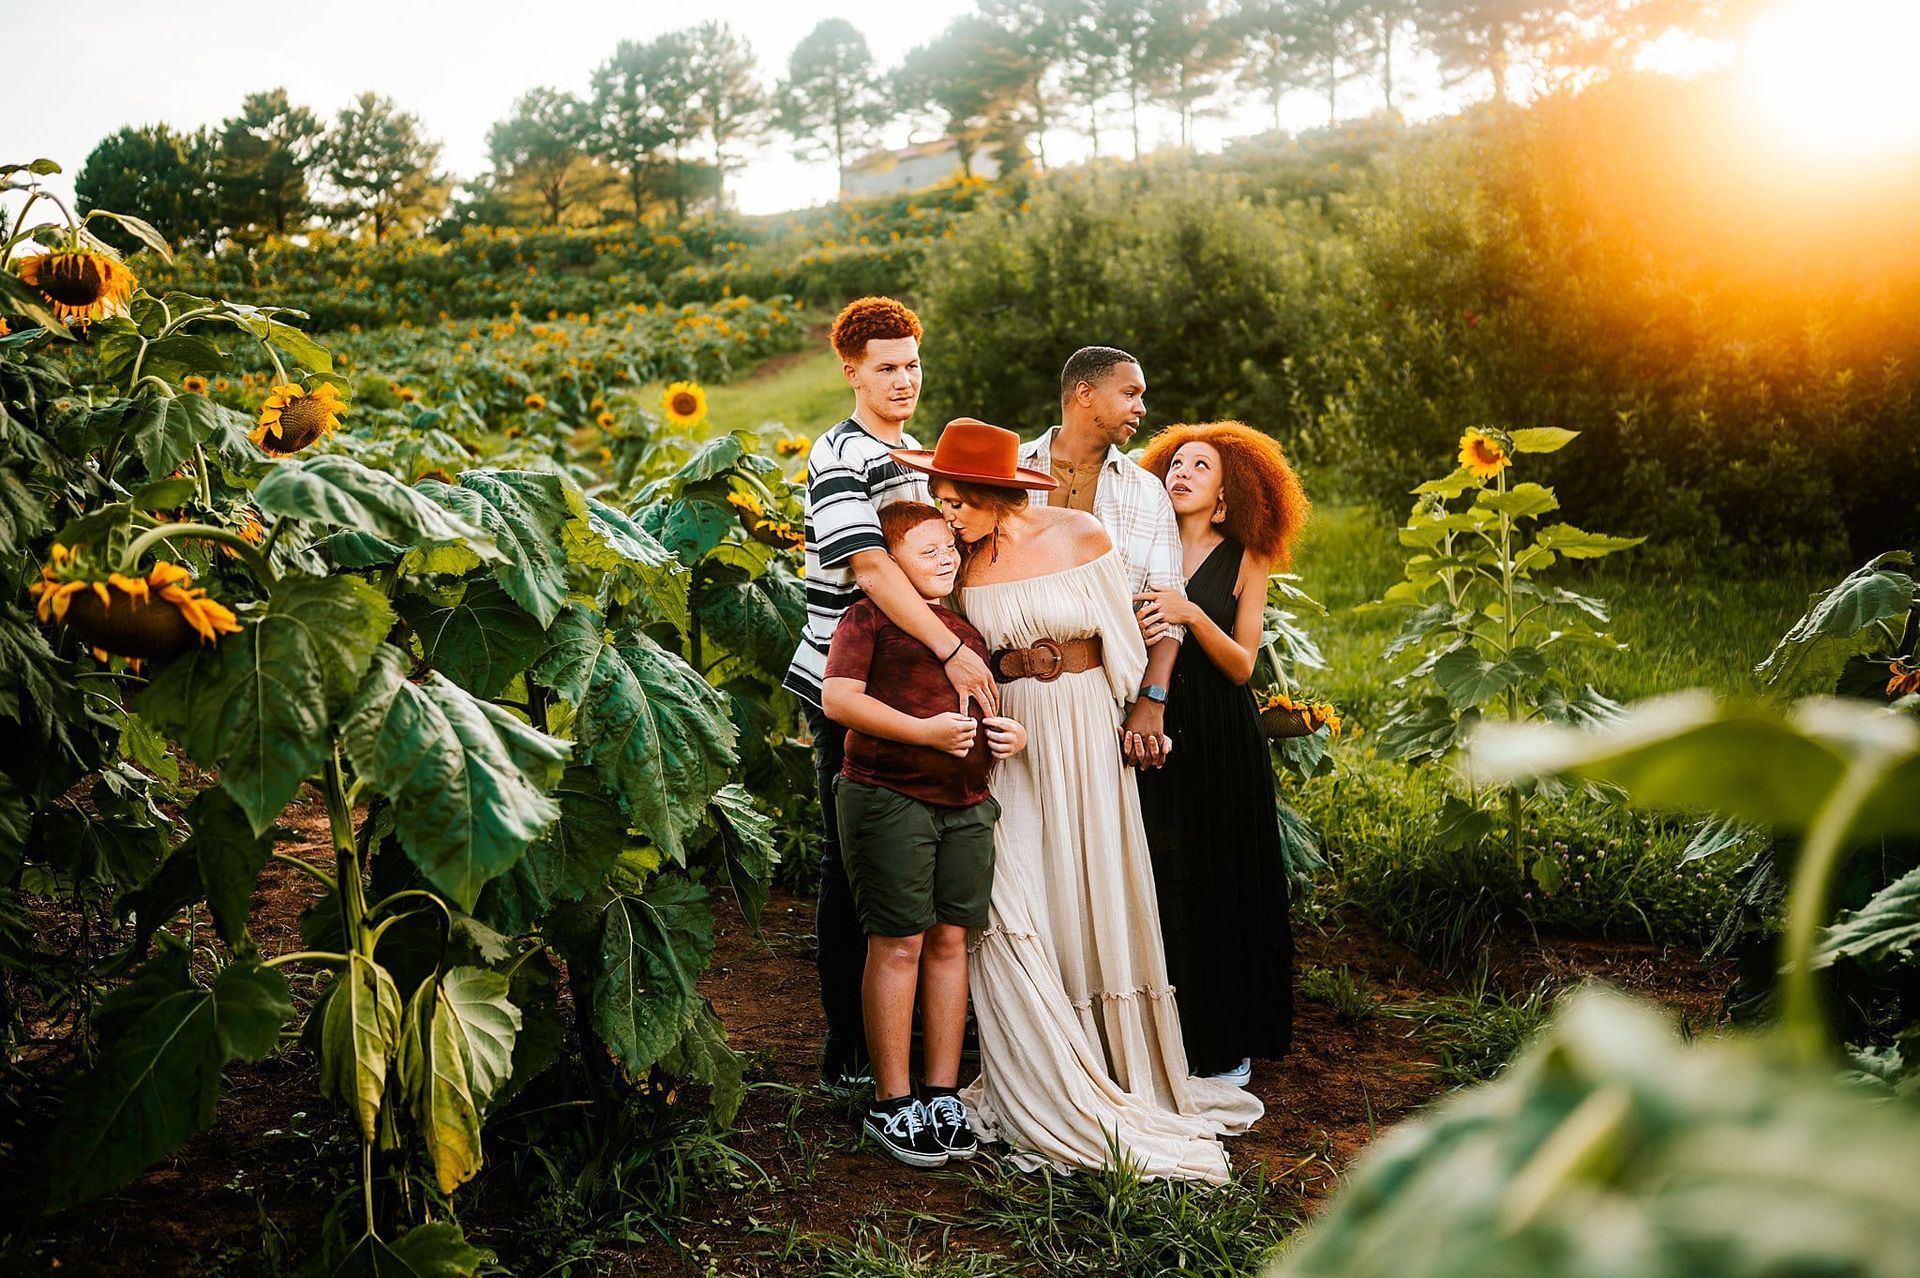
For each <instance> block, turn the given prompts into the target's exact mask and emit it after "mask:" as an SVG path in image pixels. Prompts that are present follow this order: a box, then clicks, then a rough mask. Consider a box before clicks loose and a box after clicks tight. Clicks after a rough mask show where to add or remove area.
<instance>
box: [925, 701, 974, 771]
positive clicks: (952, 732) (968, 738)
mask: <svg viewBox="0 0 1920 1278" xmlns="http://www.w3.org/2000/svg"><path fill="white" fill-rule="evenodd" d="M920 722H921V724H922V726H923V727H924V728H925V730H926V732H925V736H924V737H923V739H922V740H921V742H920V744H921V745H929V746H932V747H933V748H934V749H936V750H939V751H941V752H943V753H945V754H950V755H952V756H954V757H955V758H956V759H964V758H966V757H967V755H968V754H970V753H971V752H972V750H973V738H974V734H975V733H977V732H978V731H979V730H980V723H979V721H978V720H976V719H969V718H967V716H966V715H964V714H960V713H958V712H957V711H953V710H949V711H948V712H947V713H945V714H936V715H930V716H928V717H927V718H925V719H922V720H921V721H920Z"/></svg>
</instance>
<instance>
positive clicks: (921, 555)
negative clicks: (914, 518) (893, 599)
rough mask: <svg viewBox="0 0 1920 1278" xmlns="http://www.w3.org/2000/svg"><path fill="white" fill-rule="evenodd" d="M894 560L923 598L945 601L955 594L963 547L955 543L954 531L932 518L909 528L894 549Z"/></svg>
mask: <svg viewBox="0 0 1920 1278" xmlns="http://www.w3.org/2000/svg"><path fill="white" fill-rule="evenodd" d="M893 558H894V562H895V563H898V564H899V565H900V571H901V572H903V573H905V574H906V575H907V580H908V581H910V582H912V583H913V588H914V589H915V590H917V591H919V592H920V597H921V598H922V599H944V598H946V597H947V596H948V595H950V594H952V593H953V579H954V577H955V576H956V575H958V573H959V571H960V548H959V547H958V546H956V545H954V544H953V530H952V529H951V528H948V527H947V526H946V524H944V523H942V522H941V521H940V520H938V519H929V520H927V521H926V522H925V523H921V524H915V525H914V526H913V527H911V528H909V529H907V532H906V535H905V536H903V537H902V538H900V541H899V543H898V544H897V545H895V546H894V548H893Z"/></svg>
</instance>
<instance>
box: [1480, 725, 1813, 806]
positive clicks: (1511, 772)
mask: <svg viewBox="0 0 1920 1278" xmlns="http://www.w3.org/2000/svg"><path fill="white" fill-rule="evenodd" d="M1472 757H1473V766H1474V769H1475V772H1476V774H1477V775H1479V776H1482V777H1491V778H1495V779H1504V780H1521V779H1526V778H1532V777H1541V776H1550V775H1553V774H1556V773H1563V772H1564V773H1570V774H1572V775H1575V776H1580V777H1584V778H1586V779H1588V780H1592V781H1605V782H1610V783H1612V784H1614V785H1618V786H1620V787H1621V788H1622V789H1624V790H1626V792H1627V794H1628V796H1629V797H1630V799H1631V800H1632V802H1633V803H1635V804H1636V805H1639V806H1644V807H1653V808H1681V809H1688V808H1702V809H1706V810H1709V811H1713V812H1719V813H1722V814H1724V815H1727V816H1732V817H1737V818H1739V819H1740V820H1743V821H1751V822H1753V823H1754V824H1756V825H1766V826H1770V827H1772V828H1774V829H1779V830H1803V829H1806V828H1807V826H1808V825H1809V824H1810V823H1811V822H1812V820H1813V818H1814V816H1815V814H1816V813H1817V812H1818V811H1819V809H1820V806H1821V805H1822V804H1823V803H1824V802H1825V800H1826V797H1827V795H1828V794H1829V793H1831V791H1832V790H1833V788H1834V786H1835V785H1836V784H1838V782H1839V779H1840V775H1841V772H1842V770H1843V768H1844V767H1845V764H1846V758H1845V756H1844V754H1843V753H1842V752H1841V750H1840V749H1838V748H1837V747H1835V746H1834V745H1832V744H1830V743H1829V742H1827V741H1824V740H1820V739H1818V738H1816V737H1813V736H1810V735H1808V734H1806V733H1804V732H1802V731H1799V730H1797V729H1796V728H1794V727H1793V726H1791V725H1789V724H1788V723H1787V722H1785V721H1784V720H1782V719H1781V718H1780V716H1779V715H1778V714H1777V713H1775V712H1773V711H1771V710H1768V709H1765V708H1763V707H1757V706H1754V707H1747V706H1721V705H1719V704H1717V703H1716V702H1715V701H1714V700H1713V698H1712V697H1710V696H1708V695H1707V694H1705V693H1699V692H1688V693H1681V694H1678V695H1676V696H1672V697H1666V698H1661V699H1659V700H1656V701H1649V702H1642V703H1640V704H1638V705H1635V706H1633V707H1631V708H1630V709H1629V714H1628V718H1627V719H1626V720H1625V721H1624V722H1622V723H1620V724H1618V725H1616V726H1613V727H1609V728H1604V729H1600V730H1598V731H1589V732H1578V731H1573V730H1570V729H1566V728H1557V727H1548V726H1532V727H1522V726H1519V725H1513V724H1496V723H1488V724H1486V725H1484V726H1482V727H1481V728H1480V730H1479V731H1478V732H1477V733H1476V734H1475V736H1474V740H1473V755H1472Z"/></svg>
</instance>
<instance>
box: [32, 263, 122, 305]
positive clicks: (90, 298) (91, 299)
mask: <svg viewBox="0 0 1920 1278" xmlns="http://www.w3.org/2000/svg"><path fill="white" fill-rule="evenodd" d="M38 283H39V286H40V291H41V292H43V293H45V294H46V295H47V296H48V297H50V298H52V299H53V300H54V301H56V302H60V303H62V304H64V305H66V306H92V305H93V304H94V303H96V302H98V301H99V300H100V299H101V298H102V297H104V296H105V295H106V292H107V277H106V273H105V272H104V271H102V270H100V268H99V267H97V266H95V265H94V263H93V261H92V260H91V259H90V258H86V257H82V256H80V255H79V254H69V253H63V254H61V255H60V256H58V257H56V258H54V259H53V261H51V262H49V263H47V266H46V269H45V270H43V271H41V272H40V278H39V280H38Z"/></svg>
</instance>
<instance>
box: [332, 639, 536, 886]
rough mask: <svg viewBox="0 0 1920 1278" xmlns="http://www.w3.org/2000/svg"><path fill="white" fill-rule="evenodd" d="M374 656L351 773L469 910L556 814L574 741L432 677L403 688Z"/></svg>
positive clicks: (387, 664) (352, 730)
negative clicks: (382, 800)
mask: <svg viewBox="0 0 1920 1278" xmlns="http://www.w3.org/2000/svg"><path fill="white" fill-rule="evenodd" d="M403 661H404V659H403V658H402V657H401V655H400V653H399V652H398V651H397V650H396V649H394V648H391V647H382V648H381V649H380V652H379V653H378V654H377V656H376V658H375V661H374V664H373V667H372V669H371V670H370V672H369V674H368V677H367V679H366V682H365V686H364V687H363V688H362V689H361V693H360V696H359V699H358V701H357V702H356V703H355V705H354V707H353V710H352V711H351V713H350V714H349V715H348V716H347V720H346V724H345V727H344V731H343V734H342V735H343V736H344V738H345V741H346V747H347V754H348V755H349V756H350V757H351V758H352V760H353V766H354V769H355V770H356V771H357V772H358V773H359V775H360V776H361V777H362V778H363V779H364V780H366V781H367V782H368V783H369V784H370V785H372V786H373V787H375V788H376V789H377V790H379V791H380V792H381V793H383V794H386V795H387V796H388V797H389V798H391V799H392V800H393V816H394V824H395V832H396V833H397V834H398V835H399V838H400V846H401V847H402V848H404V849H405V850H406V853H407V856H408V857H409V858H410V859H411V860H412V861H413V863H414V864H415V865H417V866H419V867H420V871H421V873H423V874H425V875H426V877H427V881H428V882H430V883H432V884H433V886H434V887H436V888H438V889H439V890H440V891H442V892H444V893H446V894H447V895H448V896H449V897H451V898H452V899H453V900H454V901H456V902H458V903H459V906H460V908H461V909H462V910H466V911H469V912H471V911H472V909H473V905H474V902H475V900H477V899H478V898H479V895H480V889H481V888H483V887H485V886H486V884H487V881H488V880H489V879H493V878H496V877H498V876H499V875H501V874H504V873H505V872H506V871H507V870H509V869H510V868H512V866H513V864H514V862H516V861H518V860H519V859H520V857H521V856H522V855H523V854H524V853H525V852H526V849H527V845H528V844H529V843H531V842H532V841H533V840H535V839H537V838H539V837H540V835H541V833H542V832H544V831H545V830H546V828H547V827H548V826H549V825H551V824H553V822H554V820H555V819H556V818H558V817H559V815H560V809H559V805H557V804H556V803H555V802H554V801H553V800H552V799H551V798H550V797H548V794H547V792H548V791H549V790H551V789H552V788H553V786H554V783H555V782H556V781H558V780H559V779H560V773H561V769H562V768H563V767H564V766H565V764H566V760H567V754H568V752H569V750H570V749H571V748H572V747H571V743H569V742H566V741H562V740H560V739H558V738H556V737H550V736H548V735H547V734H546V733H544V732H540V731H537V730H536V729H534V728H531V727H529V726H528V725H527V724H525V723H522V722H521V721H520V720H518V719H516V718H514V717H513V716H512V715H510V714H508V713H507V712H506V711H505V710H502V709H500V708H499V707H498V706H495V705H493V704H491V703H489V702H486V701H482V700H480V699H478V698H477V697H475V696H473V695H472V694H471V693H469V692H467V691H465V690H464V689H462V688H461V687H459V686H458V685H457V684H454V683H452V682H450V681H449V680H448V679H447V678H446V677H445V676H444V675H442V674H440V673H439V672H438V671H433V672H430V673H429V674H428V675H427V677H426V679H425V680H424V681H423V682H421V683H418V684H415V683H410V682H409V681H408V680H407V678H406V671H405V669H404V666H403Z"/></svg>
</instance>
